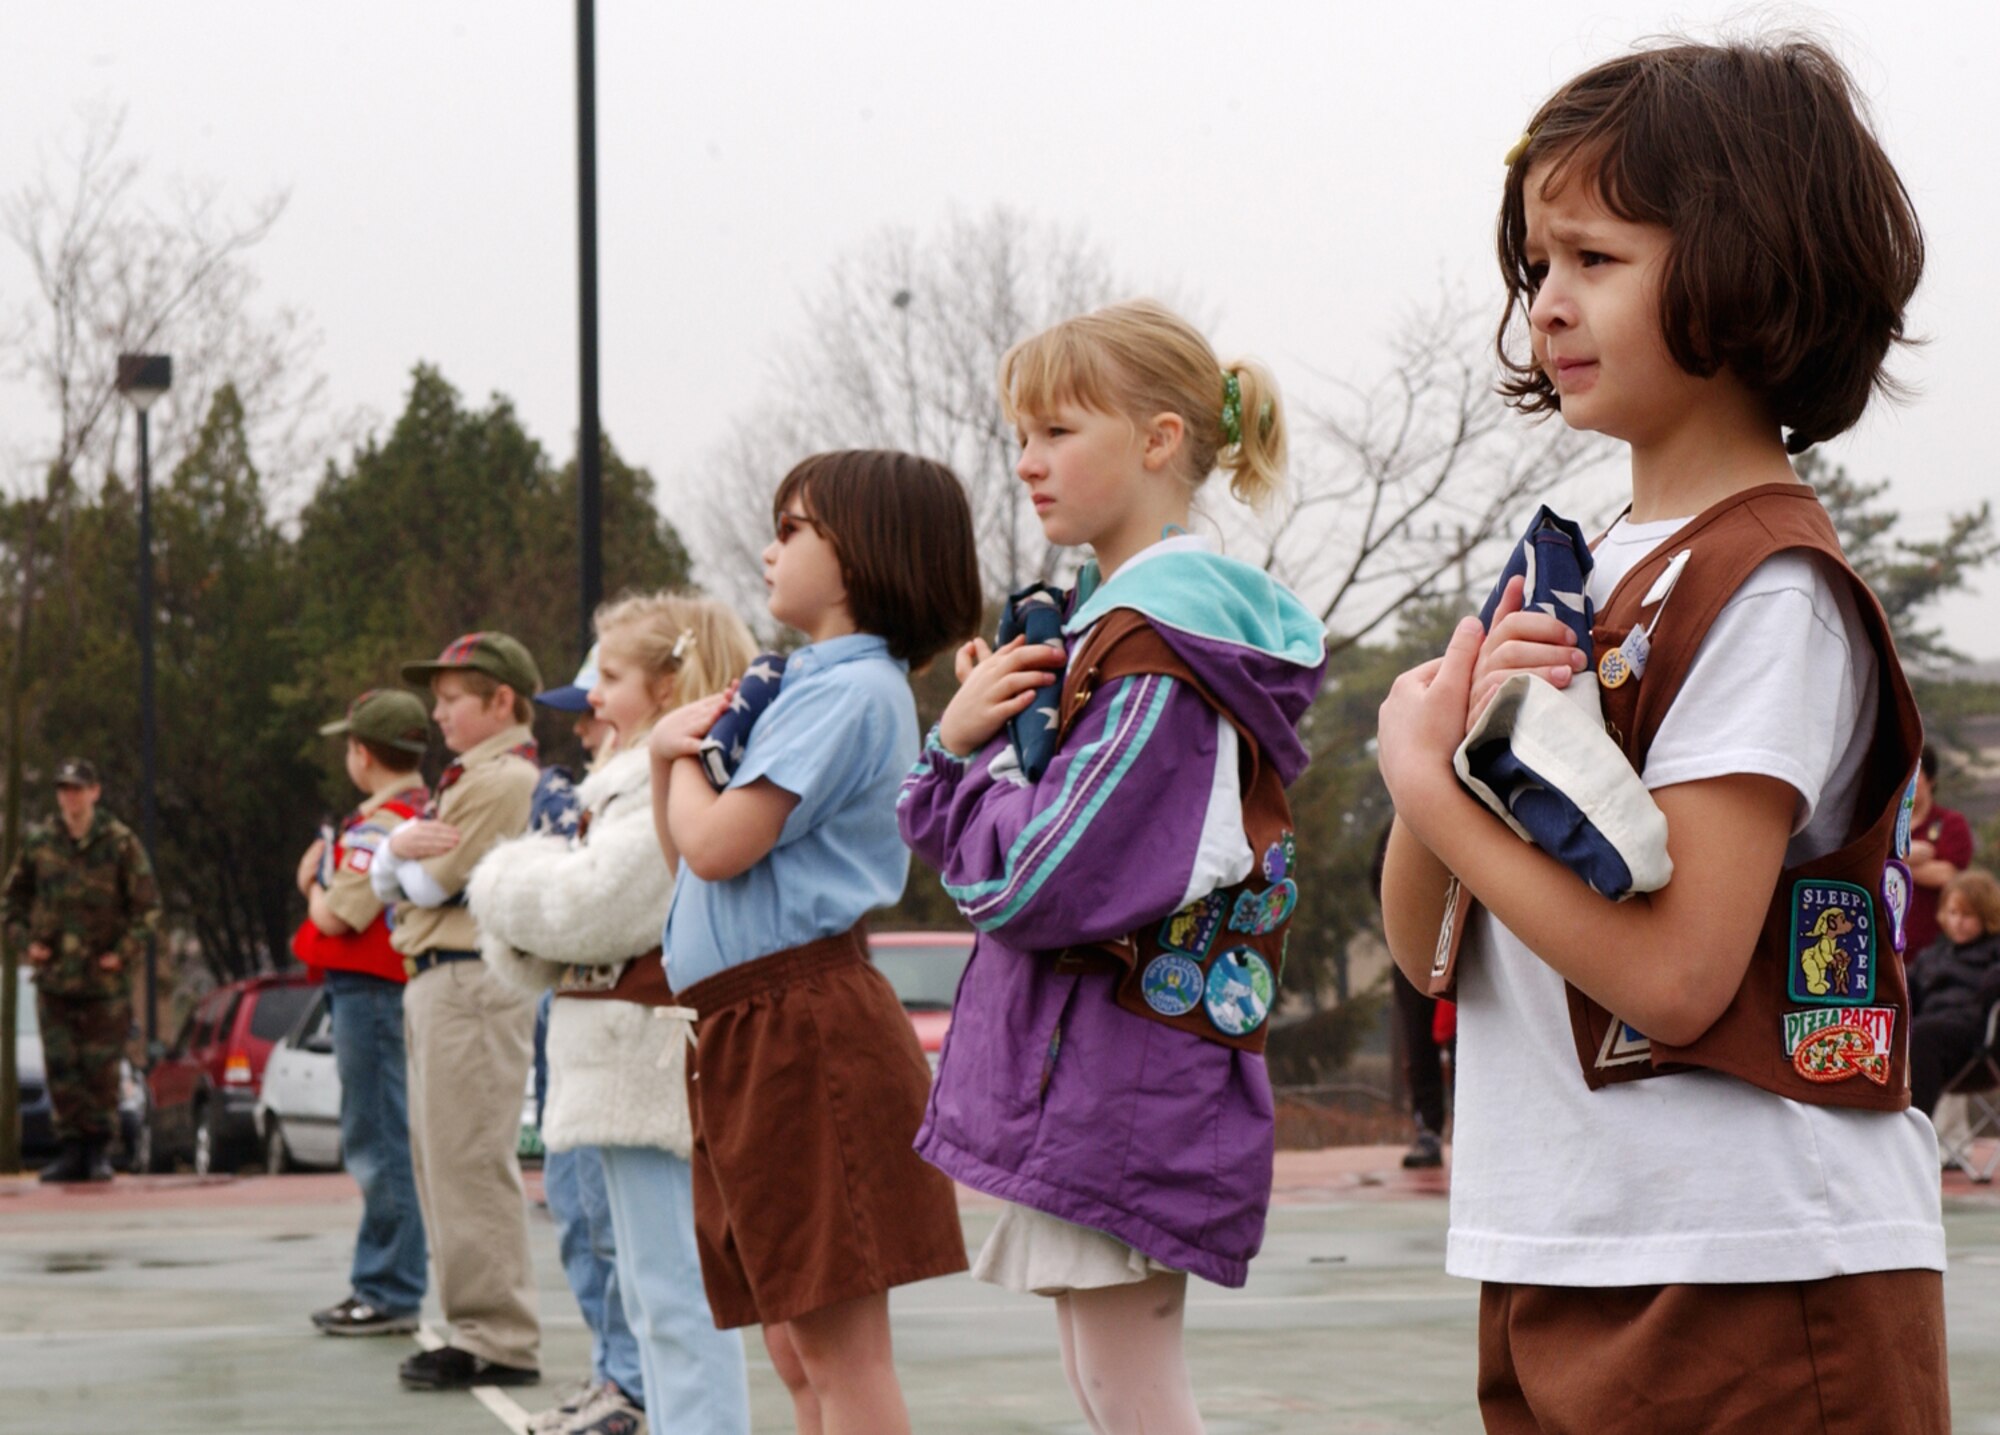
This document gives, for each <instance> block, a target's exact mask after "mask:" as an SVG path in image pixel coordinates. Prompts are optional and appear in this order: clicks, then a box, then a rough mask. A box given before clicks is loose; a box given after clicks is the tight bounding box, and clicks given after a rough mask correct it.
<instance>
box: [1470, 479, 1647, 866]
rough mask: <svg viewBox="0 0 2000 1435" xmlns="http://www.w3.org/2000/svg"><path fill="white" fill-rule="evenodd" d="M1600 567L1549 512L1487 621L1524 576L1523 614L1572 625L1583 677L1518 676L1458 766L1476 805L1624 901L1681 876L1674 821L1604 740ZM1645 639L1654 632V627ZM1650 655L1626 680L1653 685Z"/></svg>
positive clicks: (1528, 539)
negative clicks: (1565, 681) (1672, 837)
mask: <svg viewBox="0 0 2000 1435" xmlns="http://www.w3.org/2000/svg"><path fill="white" fill-rule="evenodd" d="M1592 566H1593V565H1592V560H1591V556H1590V548H1589V545H1588V544H1587V543H1585V542H1584V538H1583V531H1582V530H1581V529H1580V528H1578V527H1577V526H1576V524H1574V523H1572V522H1570V521H1569V520H1568V519H1566V518H1561V517H1558V516H1557V515H1556V514H1555V513H1553V512H1551V511H1550V510H1549V509H1548V508H1547V507H1543V508H1541V509H1539V510H1538V511H1537V512H1536V514H1535V517H1534V520H1533V521H1532V522H1531V523H1530V524H1529V525H1528V531H1527V534H1526V535H1525V536H1524V537H1523V538H1522V539H1521V541H1520V543H1518V544H1517V545H1515V548H1514V552H1513V553H1512V554H1511V555H1510V556H1509V558H1508V560H1507V566H1506V567H1505V568H1504V569H1503V570H1502V571H1501V575H1500V581H1499V582H1498V583H1497V584H1496V585H1495V586H1494V589H1493V594H1492V596H1491V597H1489V598H1488V599H1487V600H1486V606H1485V607H1484V608H1483V609H1481V611H1480V615H1479V616H1480V621H1481V622H1483V623H1485V624H1487V625H1488V626H1489V627H1490V626H1491V624H1492V622H1493V614H1494V612H1495V610H1497V609H1498V607H1499V606H1500V598H1501V595H1502V594H1503V593H1504V592H1505V591H1506V587H1507V583H1508V580H1509V579H1511V578H1512V577H1514V576H1515V575H1516V574H1520V575H1521V576H1522V578H1523V579H1524V584H1523V593H1522V606H1523V607H1524V608H1526V609H1528V610H1530V611H1536V612H1542V613H1548V614H1550V615H1552V616H1554V617H1557V618H1560V619H1562V621H1563V622H1564V623H1566V624H1567V625H1568V626H1569V629H1570V631H1571V632H1573V633H1575V634H1576V635H1577V645H1578V646H1579V647H1581V648H1582V649H1583V655H1584V667H1583V671H1582V672H1580V673H1577V674H1576V675H1575V676H1574V677H1572V678H1571V680H1570V683H1569V686H1568V687H1567V688H1566V689H1562V690H1558V689H1557V688H1556V687H1555V686H1554V685H1553V684H1551V683H1549V682H1548V681H1547V680H1546V679H1544V678H1541V677H1538V676H1536V675H1535V674H1533V673H1516V674H1515V675H1514V676H1512V677H1510V678H1508V679H1507V680H1506V681H1505V682H1504V683H1502V684H1501V685H1500V687H1499V689H1498V690H1497V691H1496V692H1495V693H1494V695H1493V698H1492V701H1490V702H1489V703H1487V705H1486V709H1485V711H1483V712H1482V713H1480V715H1479V718H1478V720H1477V721H1476V722H1475V723H1474V724H1473V726H1472V730H1471V731H1470V732H1468V733H1467V734H1466V736H1465V741H1464V742H1463V743H1462V744H1460V746H1459V749H1458V751H1457V753H1456V754H1455V755H1454V756H1453V758H1452V766H1453V768H1454V769H1455V770H1456V771H1457V773H1458V776H1459V780H1460V781H1461V782H1463V783H1464V784H1465V785H1466V787H1468V788H1469V789H1471V791H1472V793H1473V795H1474V796H1475V797H1477V798H1478V799H1479V800H1480V801H1481V802H1483V803H1485V804H1486V805H1487V806H1488V807H1490V808H1492V809H1493V811H1494V812H1495V813H1497V814H1499V816H1500V819H1501V821H1503V822H1505V823H1506V824H1507V825H1508V826H1509V827H1511V828H1513V829H1514V831H1515V832H1516V833H1517V834H1518V835H1519V836H1521V837H1522V838H1524V839H1525V840H1527V841H1529V842H1532V843H1534V844H1535V845H1536V846H1537V847H1539V848H1541V849H1542V850H1543V851H1544V852H1546V853H1548V854H1549V855H1550V856H1551V857H1554V858H1555V859H1556V860H1557V861H1559V862H1561V863H1562V864H1563V865H1564V866H1565V867H1568V868H1569V869H1570V870H1571V871H1572V872H1574V873H1576V874H1577V876H1579V877H1581V878H1582V879H1583V880H1584V881H1585V882H1588V883H1589V884H1590V886H1591V887H1592V889H1594V890H1595V891H1598V892H1601V893H1602V894H1603V895H1605V896H1607V897H1610V898H1613V899H1614V900H1620V901H1622V900H1623V899H1624V898H1626V897H1630V896H1632V895H1634V894H1636V893H1640V892H1654V891H1658V890H1659V889H1660V888H1662V887H1664V886H1666V885H1667V881H1668V879H1669V878H1671V877H1672V876H1673V872H1674V867H1673V860H1672V859H1671V858H1670V857H1668V855H1667V821H1666V818H1665V817H1663V816H1662V815H1661V813H1660V809H1659V807H1658V806H1657V805H1656V804H1655V803H1654V801H1653V798H1652V795H1651V794H1650V793H1649V792H1647V791H1646V785H1645V783H1644V782H1643V781H1641V780H1640V777H1639V775H1638V773H1636V772H1634V771H1633V770H1632V764H1631V763H1630V762H1629V761H1628V760H1627V759H1626V757H1625V754H1624V752H1623V750H1621V749H1620V748H1619V746H1618V744H1617V742H1615V741H1614V740H1613V739H1612V737H1611V735H1610V734H1609V733H1607V732H1606V731H1605V730H1604V714H1603V710H1602V708H1601V707H1600V706H1599V703H1598V689H1597V684H1598V680H1599V673H1600V668H1599V666H1598V664H1597V663H1596V661H1595V660H1594V656H1593V644H1592V642H1591V634H1590V630H1591V624H1592V621H1593V620H1594V618H1595V617H1596V613H1595V611H1594V605H1593V604H1592V603H1591V601H1590V594H1589V591H1588V582H1589V577H1590V570H1591V568H1592ZM1685 566H1686V565H1685V563H1684V562H1682V561H1681V560H1679V559H1677V560H1676V565H1675V566H1673V567H1670V568H1669V569H1668V574H1669V575H1670V576H1671V577H1673V578H1678V577H1679V573H1680V569H1681V568H1682V567H1685ZM1665 581H1666V580H1665V579H1663V582H1665ZM1671 586H1672V585H1671V583H1670V582H1669V583H1667V587H1668V589H1671ZM1649 596H1650V595H1649ZM1662 597H1663V598H1664V594H1663V595H1662ZM1663 606H1664V604H1663ZM1654 621H1655V622H1657V621H1658V614H1655V615H1654ZM1643 631H1645V632H1650V625H1649V627H1648V628H1647V629H1645V630H1643ZM1633 632H1634V634H1635V635H1638V634H1640V633H1641V632H1642V630H1640V629H1636V628H1635V629H1634V630H1633ZM1643 641H1644V640H1643V639H1642V644H1643ZM1617 651H1619V652H1621V653H1623V652H1624V651H1625V650H1624V649H1623V648H1620V649H1618V650H1617ZM1644 651H1645V649H1644V647H1643V646H1642V647H1640V648H1639V649H1637V650H1636V651H1635V652H1634V653H1627V654H1626V657H1625V668H1626V670H1625V672H1624V676H1622V677H1620V678H1619V679H1618V681H1619V682H1621V683H1622V682H1625V681H1629V680H1633V679H1637V678H1639V677H1641V676H1642V675H1643V673H1644V669H1645V657H1644Z"/></svg>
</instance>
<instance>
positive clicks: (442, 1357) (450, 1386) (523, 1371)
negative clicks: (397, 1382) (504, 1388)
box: [396, 1345, 542, 1390]
mask: <svg viewBox="0 0 2000 1435" xmlns="http://www.w3.org/2000/svg"><path fill="white" fill-rule="evenodd" d="M396 1375H397V1377H398V1378H399V1379H401V1380H402V1382H403V1384H405V1385H406V1386H408V1387H409V1388H410V1389H412V1390H470V1389H472V1387H473V1386H475V1385H534V1384H537V1383H538V1382H540V1380H541V1378H542V1372H541V1371H539V1370H537V1369H535V1368H534V1367H533V1366H530V1365H501V1364H500V1363H498V1362H497V1361H492V1360H482V1359H480V1358H479V1357H478V1356H476V1355H474V1354H473V1353H472V1352H471V1351H469V1350H460V1349H459V1348H458V1347H457V1346H455V1345H441V1346H439V1347H438V1348H437V1349H436V1350H425V1351H420V1352H418V1353H417V1354H415V1355H413V1356H411V1357H410V1358H409V1359H408V1360H406V1361H404V1362H403V1363H402V1365H401V1366H400V1367H398V1368H397V1371H396Z"/></svg>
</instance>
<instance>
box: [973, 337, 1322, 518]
mask: <svg viewBox="0 0 2000 1435" xmlns="http://www.w3.org/2000/svg"><path fill="white" fill-rule="evenodd" d="M1230 378H1234V379H1235V380H1236V384H1237V390H1238V393H1239V395H1240V402H1239V405H1238V412H1239V413H1240V415H1241V418H1240V421H1239V427H1240V430H1241V437H1240V440H1239V441H1237V442H1234V443H1232V442H1230V441H1229V439H1228V436H1227V435H1226V434H1225V433H1224V431H1223V424H1224V418H1223V403H1224V387H1225V383H1226V380H1228V379H1230ZM1000 403H1001V406H1002V408H1004V410H1005V411H1006V414H1007V421H1008V422H1009V423H1011V424H1016V425H1018V424H1019V423H1020V422H1021V416H1022V415H1024V414H1033V415H1040V416H1044V417H1046V416H1047V415H1048V414H1050V413H1052V412H1054V410H1055V409H1056V408H1057V407H1058V406H1059V405H1061V404H1064V403H1072V404H1076V405H1079V406H1081V407H1083V408H1087V409H1094V410H1096V411H1097V412H1099V413H1107V414H1122V415H1124V416H1125V417H1127V418H1130V419H1133V420H1135V421H1139V422H1143V421H1145V420H1147V419H1149V418H1151V417H1152V416H1153V415H1154V414H1157V413H1175V414H1179V415H1180V417H1181V419H1182V421H1183V422H1184V423H1185V424H1186V426H1187V427H1186V438H1185V442H1184V447H1183V450H1182V451H1183V452H1184V453H1185V454H1186V456H1187V464H1186V467H1185V468H1184V469H1183V471H1182V475H1181V476H1182V478H1183V479H1184V480H1185V481H1186V482H1187V484H1188V486H1189V487H1190V488H1198V487H1200V486H1201V485H1202V484H1203V483H1205V482H1207V481H1208V476H1209V474H1211V473H1213V472H1214V471H1215V470H1216V468H1218V467H1220V468H1222V469H1223V470H1224V471H1225V472H1227V473H1228V474H1229V491H1230V493H1232V494H1233V495H1235V497H1236V498H1237V499H1238V500H1240V501H1241V502H1244V503H1247V504H1250V505H1251V506H1253V507H1262V506H1263V505H1264V504H1265V503H1266V502H1267V501H1268V500H1269V499H1271V498H1272V497H1273V496H1274V495H1276V494H1277V493H1278V491H1279V490H1280V489H1281V488H1282V487H1283V486H1284V475H1285V406H1284V401H1283V400H1282V399H1281V398H1280V397H1279V395H1278V385H1277V381H1276V380H1275V379H1273V378H1272V377H1271V372H1270V370H1268V369H1266V368H1265V367H1264V366H1263V365H1262V364H1259V363H1255V362H1253V361H1252V360H1249V359H1238V360H1236V361H1234V362H1233V363H1229V364H1224V363H1222V362H1220V361H1219V360H1217V358H1216V357H1215V350H1214V349H1212V348H1210V347H1209V344H1208V340H1206V339H1204V338H1203V337H1202V336H1201V334H1200V333H1199V331H1197V330H1196V329H1195V327H1194V326H1193V325H1192V324H1190V323H1188V321H1187V320H1185V319H1183V318H1181V316H1180V315H1178V314H1176V313H1174V312H1173V311H1172V310H1171V309H1168V308H1167V307H1166V306H1165V305H1163V304H1159V303H1156V302H1155V301H1154V300H1151V299H1131V300H1127V301H1126V302H1125V303H1122V304H1111V305H1107V306H1106V307H1105V308H1102V309H1095V310H1092V311H1091V312H1090V313H1088V314H1079V315H1078V316H1077V317H1076V318H1074V319H1065V320H1063V321H1062V323H1060V324H1057V325H1056V326H1055V327H1054V328H1052V329H1045V330H1043V331H1042V332H1041V333H1039V334H1037V335H1035V336H1034V337H1033V338H1031V339H1023V340H1022V341H1021V342H1020V343H1018V344H1016V345H1014V347H1013V348H1011V349H1009V350H1008V351H1007V352H1006V354H1005V356H1003V357H1002V358H1001V360H1000Z"/></svg>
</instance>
